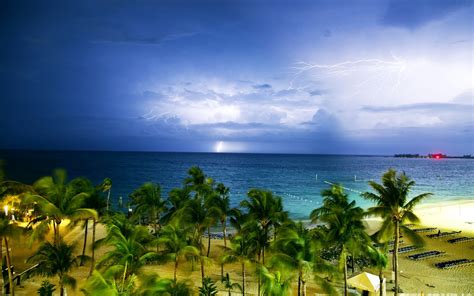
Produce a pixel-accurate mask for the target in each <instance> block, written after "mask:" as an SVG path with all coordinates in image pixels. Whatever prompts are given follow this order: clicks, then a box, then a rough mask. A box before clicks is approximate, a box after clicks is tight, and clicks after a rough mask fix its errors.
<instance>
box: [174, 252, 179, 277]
mask: <svg viewBox="0 0 474 296" xmlns="http://www.w3.org/2000/svg"><path fill="white" fill-rule="evenodd" d="M177 271H178V257H176V259H175V260H174V281H175V282H176V278H177V277H176V272H177Z"/></svg>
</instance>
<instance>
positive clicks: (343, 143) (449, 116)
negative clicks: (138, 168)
mask: <svg viewBox="0 0 474 296" xmlns="http://www.w3.org/2000/svg"><path fill="white" fill-rule="evenodd" d="M65 2H69V4H67V3H66V4H65V3H64V2H57V1H51V2H49V5H48V3H47V1H46V2H43V3H37V2H32V1H2V3H1V4H0V43H1V44H2V46H1V47H0V94H1V108H0V132H1V134H2V140H1V141H0V148H6V149H15V148H20V149H78V150H146V151H209V152H271V153H279V152H281V153H349V154H392V153H423V154H426V153H432V152H444V153H448V154H468V153H472V154H474V143H473V141H474V140H473V139H474V130H473V128H474V124H473V123H474V107H473V104H474V102H473V97H474V96H473V89H474V77H473V75H474V74H473V69H474V68H473V55H474V53H473V52H474V51H473V27H474V26H473V21H472V19H473V16H474V8H473V5H472V1H447V0H446V1H436V0H433V1H81V2H80V4H79V2H78V3H75V2H73V1H65Z"/></svg>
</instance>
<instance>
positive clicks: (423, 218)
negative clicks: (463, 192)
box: [364, 199, 474, 235]
mask: <svg viewBox="0 0 474 296" xmlns="http://www.w3.org/2000/svg"><path fill="white" fill-rule="evenodd" d="M414 211H415V214H416V215H417V216H418V218H420V223H419V224H417V225H418V226H426V227H436V228H438V229H441V230H451V231H462V232H463V233H464V234H468V235H474V216H473V215H472V213H474V200H471V199H459V200H448V201H440V202H430V203H423V204H420V205H418V206H417V207H415V209H414ZM364 221H365V223H366V227H367V229H368V232H369V234H371V233H373V232H375V231H376V229H377V228H378V227H379V225H380V223H381V221H382V220H381V219H380V218H378V217H377V218H376V217H368V218H366V219H364Z"/></svg>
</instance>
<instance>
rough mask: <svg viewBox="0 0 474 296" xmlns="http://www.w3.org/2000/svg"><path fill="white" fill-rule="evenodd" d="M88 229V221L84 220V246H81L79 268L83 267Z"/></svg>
mask: <svg viewBox="0 0 474 296" xmlns="http://www.w3.org/2000/svg"><path fill="white" fill-rule="evenodd" d="M88 228H89V219H86V222H85V226H84V245H83V246H82V257H81V263H80V264H79V265H80V266H84V256H86V245H87V229H88Z"/></svg>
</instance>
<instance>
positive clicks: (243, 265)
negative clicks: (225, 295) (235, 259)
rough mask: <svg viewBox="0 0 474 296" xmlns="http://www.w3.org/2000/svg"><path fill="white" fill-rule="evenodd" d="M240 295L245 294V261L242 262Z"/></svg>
mask: <svg viewBox="0 0 474 296" xmlns="http://www.w3.org/2000/svg"><path fill="white" fill-rule="evenodd" d="M242 295H245V262H242Z"/></svg>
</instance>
